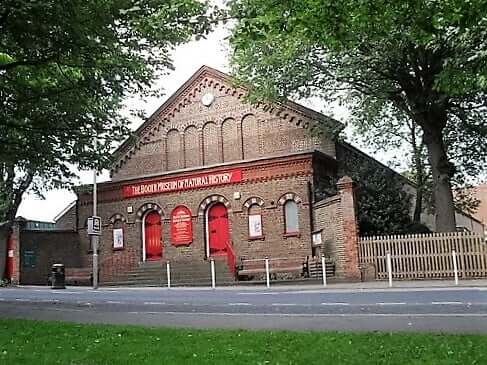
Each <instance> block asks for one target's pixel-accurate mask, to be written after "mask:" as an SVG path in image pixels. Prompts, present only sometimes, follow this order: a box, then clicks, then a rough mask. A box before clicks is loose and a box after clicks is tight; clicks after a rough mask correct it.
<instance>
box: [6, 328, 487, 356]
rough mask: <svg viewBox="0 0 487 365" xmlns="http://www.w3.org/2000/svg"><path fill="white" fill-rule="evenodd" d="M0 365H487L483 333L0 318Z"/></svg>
mask: <svg viewBox="0 0 487 365" xmlns="http://www.w3.org/2000/svg"><path fill="white" fill-rule="evenodd" d="M0 364H2V365H3V364H5V365H12V364H26V365H28V364H36V365H37V364H130V365H137V364H170V365H173V364H212V365H216V364H307V365H309V364H333V365H335V364H336V365H341V364H361V365H365V364H462V365H466V364H487V336H474V335H465V336H460V335H430V334H386V333H365V334H352V333H350V334H349V333H333V332H322V333H318V332H307V333H303V332H279V331H255V332H254V331H224V330H189V329H168V328H146V327H135V326H106V325H79V324H71V323H61V322H41V321H26V320H0Z"/></svg>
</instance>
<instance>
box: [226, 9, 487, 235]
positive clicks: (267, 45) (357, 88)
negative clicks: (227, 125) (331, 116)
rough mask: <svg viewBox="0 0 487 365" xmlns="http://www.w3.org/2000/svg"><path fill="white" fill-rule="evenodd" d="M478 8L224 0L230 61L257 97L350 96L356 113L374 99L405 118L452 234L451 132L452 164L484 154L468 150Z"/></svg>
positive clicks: (473, 129) (485, 50)
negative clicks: (230, 19) (424, 155)
mask: <svg viewBox="0 0 487 365" xmlns="http://www.w3.org/2000/svg"><path fill="white" fill-rule="evenodd" d="M486 6H487V2H486V1H485V0H471V1H461V0H449V1H445V0H429V1H413V0H404V1H386V0H350V1H345V2H336V1H326V0H325V1H319V2H317V1H311V0H299V1H298V0H287V1H264V0H233V1H231V2H230V12H231V14H232V16H234V17H235V18H237V23H236V26H235V27H234V29H233V32H232V36H231V44H232V47H233V50H234V53H233V56H232V61H233V64H234V65H235V69H236V75H237V77H239V78H241V79H242V80H244V81H245V82H247V83H249V84H251V85H253V86H254V87H255V90H254V95H253V98H256V99H258V98H266V99H276V98H284V97H288V96H298V97H307V96H310V95H312V94H316V95H320V96H322V97H324V98H325V99H326V100H328V101H333V100H335V99H337V98H341V99H342V101H351V102H353V103H355V105H357V106H358V108H355V110H365V109H369V110H370V108H369V107H370V106H371V105H372V103H373V104H374V107H375V108H376V110H377V111H378V112H380V111H381V110H382V109H383V108H385V109H389V110H391V109H393V110H395V111H396V112H400V113H401V114H402V115H403V116H404V117H403V118H402V120H411V121H413V122H414V124H415V125H417V126H419V127H420V128H421V131H422V142H423V143H424V144H425V145H426V148H427V152H428V161H429V165H430V168H431V173H432V178H433V196H434V201H435V207H436V229H437V230H438V231H452V230H455V211H454V203H453V194H452V189H451V178H452V176H453V175H454V173H455V166H454V165H453V163H452V162H451V161H452V160H451V159H450V158H449V156H448V154H447V148H446V145H447V143H449V141H450V137H452V135H451V133H456V134H458V135H457V136H456V139H455V140H456V141H457V147H458V149H457V151H460V152H462V153H461V156H457V157H456V158H455V161H458V162H459V163H465V162H467V160H468V159H471V158H472V157H474V158H477V160H478V161H479V163H485V162H486V156H487V146H486V144H485V143H481V144H480V145H476V146H471V144H472V141H479V140H480V141H481V140H482V139H485V137H486V136H487V126H486V124H485V121H484V118H485V111H486V97H485V95H486V94H485V92H486V90H487V76H486V75H487V62H486V61H487V42H486V41H485V39H487V37H486V36H487V17H486V16H485V8H486ZM344 95H345V97H343V96H344ZM367 115H368V113H364V114H363V120H365V118H366V116H367ZM356 117H359V118H360V115H356ZM466 147H473V149H474V151H475V155H474V156H472V155H471V154H470V152H465V151H468V148H466Z"/></svg>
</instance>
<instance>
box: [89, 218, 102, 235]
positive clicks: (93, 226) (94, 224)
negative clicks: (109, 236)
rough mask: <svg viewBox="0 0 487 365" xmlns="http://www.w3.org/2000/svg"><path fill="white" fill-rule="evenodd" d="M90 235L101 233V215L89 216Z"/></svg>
mask: <svg viewBox="0 0 487 365" xmlns="http://www.w3.org/2000/svg"><path fill="white" fill-rule="evenodd" d="M88 235H89V236H100V235H101V218H100V217H95V216H92V217H89V218H88Z"/></svg>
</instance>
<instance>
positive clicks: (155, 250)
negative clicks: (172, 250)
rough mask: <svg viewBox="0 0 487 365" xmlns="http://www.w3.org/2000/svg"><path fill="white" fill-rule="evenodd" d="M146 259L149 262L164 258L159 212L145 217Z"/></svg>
mask: <svg viewBox="0 0 487 365" xmlns="http://www.w3.org/2000/svg"><path fill="white" fill-rule="evenodd" d="M144 228H145V229H144V234H145V259H146V260H149V261H153V260H160V259H161V258H162V239H161V237H162V225H161V217H160V215H159V213H157V212H150V213H149V214H147V216H146V217H145V227H144Z"/></svg>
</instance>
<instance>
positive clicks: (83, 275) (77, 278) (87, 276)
mask: <svg viewBox="0 0 487 365" xmlns="http://www.w3.org/2000/svg"><path fill="white" fill-rule="evenodd" d="M65 276H66V279H65V280H66V284H67V285H91V284H92V282H93V278H92V276H91V268H70V267H67V268H66V269H65Z"/></svg>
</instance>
